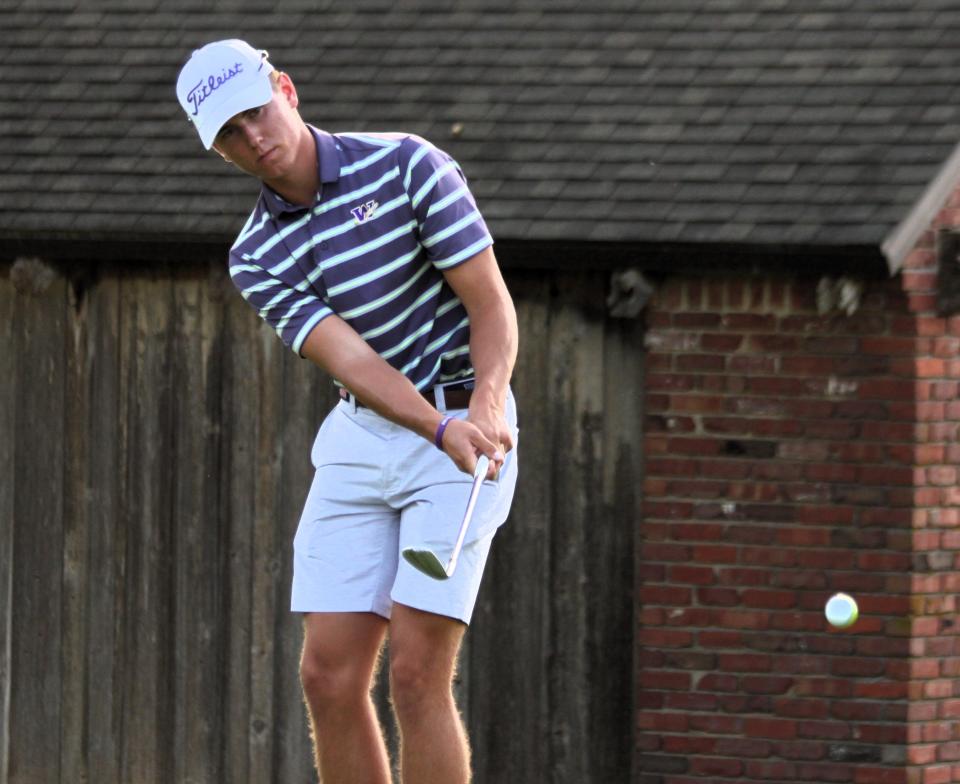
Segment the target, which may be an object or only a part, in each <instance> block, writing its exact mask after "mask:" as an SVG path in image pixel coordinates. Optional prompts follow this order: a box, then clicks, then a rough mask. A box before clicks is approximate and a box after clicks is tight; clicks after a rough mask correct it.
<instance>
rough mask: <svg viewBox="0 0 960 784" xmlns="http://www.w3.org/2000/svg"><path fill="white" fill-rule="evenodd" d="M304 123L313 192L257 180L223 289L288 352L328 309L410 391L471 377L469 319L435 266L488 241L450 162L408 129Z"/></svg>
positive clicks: (462, 257) (460, 258)
mask: <svg viewBox="0 0 960 784" xmlns="http://www.w3.org/2000/svg"><path fill="white" fill-rule="evenodd" d="M310 130H311V132H312V133H313V135H314V137H315V140H316V144H317V160H318V167H319V180H320V192H319V193H318V194H317V199H316V201H315V202H314V204H313V206H312V207H310V208H306V207H302V206H297V205H292V204H289V203H288V202H286V201H285V200H284V199H282V198H281V197H280V196H278V195H277V194H276V193H274V192H273V191H272V190H270V189H269V188H267V187H266V186H264V187H263V189H262V191H261V194H260V198H259V200H258V202H257V206H256V208H255V209H254V211H253V213H252V214H251V215H250V218H249V220H248V221H247V223H246V225H245V226H244V227H243V230H242V231H241V232H240V234H239V236H238V237H237V240H236V242H235V243H234V245H233V247H232V248H231V250H230V276H231V278H232V279H233V282H234V284H235V285H236V287H237V288H238V289H239V290H240V293H241V294H243V297H244V298H245V299H246V300H247V302H249V303H250V304H251V305H252V306H253V307H254V308H255V309H256V310H257V312H258V313H259V314H260V316H261V318H263V319H264V320H266V321H267V323H269V324H270V326H272V327H273V328H274V329H275V330H276V331H277V334H278V335H279V336H280V338H281V339H282V340H283V342H284V343H285V344H286V345H288V346H289V347H290V348H292V349H293V350H294V351H296V352H297V353H300V350H301V347H302V346H303V342H304V341H305V340H306V338H307V335H308V334H309V333H310V331H311V330H312V329H313V328H314V327H315V326H316V325H317V324H319V323H320V321H322V320H323V319H324V318H326V317H327V316H329V315H331V314H332V313H336V314H337V315H338V316H339V317H340V318H342V319H344V320H345V321H346V322H347V323H349V324H350V325H351V326H352V327H353V328H354V329H355V330H356V331H357V332H358V333H359V334H360V336H361V337H362V338H363V339H364V340H365V341H366V342H367V344H368V345H370V346H371V347H372V348H373V350H374V351H376V352H377V353H378V354H379V355H380V356H381V357H382V358H383V359H385V360H386V361H387V362H389V363H390V365H392V366H393V367H394V368H396V369H397V370H399V371H400V372H401V373H403V374H404V375H405V376H407V378H409V379H410V380H411V381H412V382H413V384H414V385H415V386H416V387H417V388H418V389H420V390H425V389H428V388H430V387H432V386H434V385H435V384H437V383H444V382H449V381H455V380H457V379H459V378H466V377H469V376H472V375H473V368H472V366H471V364H470V355H469V340H470V321H469V319H468V317H467V312H466V309H465V308H464V306H463V303H462V302H461V301H460V299H459V298H458V297H457V296H456V295H455V294H454V293H453V290H452V289H451V288H450V286H449V285H448V284H447V283H446V281H445V280H444V278H443V275H442V271H443V270H446V269H451V268H452V267H455V266H457V265H458V264H461V263H463V262H464V261H467V260H468V259H470V258H471V257H473V256H474V255H476V254H477V253H479V252H480V251H482V250H483V249H484V248H486V247H488V246H490V245H491V244H492V243H493V239H492V238H491V236H490V233H489V231H488V230H487V227H486V224H485V223H484V221H483V218H482V217H481V215H480V212H479V210H478V209H477V205H476V203H475V201H474V199H473V196H472V194H471V193H470V191H469V189H468V187H467V182H466V178H465V177H464V175H463V172H462V171H461V170H460V167H459V166H458V165H457V163H456V161H454V160H453V158H451V157H450V156H449V155H447V154H446V153H444V152H443V151H441V150H439V149H437V148H436V147H434V146H433V145H431V144H430V143H429V142H427V141H426V140H424V139H421V138H419V137H417V136H412V135H406V134H382V133H362V134H357V133H342V134H335V135H332V134H329V133H326V132H324V131H320V130H317V129H316V128H312V127H311V128H310Z"/></svg>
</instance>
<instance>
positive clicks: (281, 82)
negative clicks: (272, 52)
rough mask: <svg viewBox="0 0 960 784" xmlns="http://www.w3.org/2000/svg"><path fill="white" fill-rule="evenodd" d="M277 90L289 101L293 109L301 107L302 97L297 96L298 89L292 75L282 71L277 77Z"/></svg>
mask: <svg viewBox="0 0 960 784" xmlns="http://www.w3.org/2000/svg"><path fill="white" fill-rule="evenodd" d="M277 90H278V91H279V92H280V94H281V95H282V96H283V97H284V98H286V99H287V103H288V104H289V106H290V108H291V109H296V108H297V107H298V106H299V105H300V97H299V96H298V95H297V88H296V86H295V85H294V83H293V79H291V78H290V74H288V73H285V72H283V71H281V72H280V73H279V74H278V75H277Z"/></svg>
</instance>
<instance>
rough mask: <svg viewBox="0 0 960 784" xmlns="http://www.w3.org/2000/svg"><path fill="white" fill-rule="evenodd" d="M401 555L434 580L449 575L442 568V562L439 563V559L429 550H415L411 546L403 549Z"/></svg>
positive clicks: (442, 578) (443, 578) (445, 577)
mask: <svg viewBox="0 0 960 784" xmlns="http://www.w3.org/2000/svg"><path fill="white" fill-rule="evenodd" d="M403 557H404V558H406V560H407V562H408V563H410V564H411V565H412V566H414V567H415V568H417V569H419V570H420V571H421V572H423V573H424V574H425V575H427V576H429V577H432V578H433V579H434V580H446V579H447V578H448V577H449V576H450V575H449V574H447V570H446V569H444V567H443V564H442V563H440V559H439V558H437V556H436V555H434V554H433V553H432V552H431V551H430V550H416V549H414V548H413V547H407V548H404V550H403Z"/></svg>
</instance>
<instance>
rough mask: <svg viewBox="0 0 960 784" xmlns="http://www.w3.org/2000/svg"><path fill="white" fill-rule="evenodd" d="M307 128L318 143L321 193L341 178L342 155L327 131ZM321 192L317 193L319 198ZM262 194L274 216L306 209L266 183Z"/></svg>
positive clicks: (261, 190) (262, 186) (262, 187)
mask: <svg viewBox="0 0 960 784" xmlns="http://www.w3.org/2000/svg"><path fill="white" fill-rule="evenodd" d="M307 128H309V129H310V132H311V133H312V134H313V140H314V143H315V144H316V145H317V174H318V175H319V179H320V193H322V192H323V186H324V184H325V183H334V182H337V180H339V179H340V156H339V155H338V154H337V142H336V140H335V139H334V138H333V136H331V135H330V134H329V133H327V132H326V131H321V130H320V129H319V128H314V127H313V126H312V125H308V126H307ZM320 193H318V194H317V198H318V199H319V197H320ZM260 195H261V198H262V200H263V202H264V204H265V205H266V207H267V209H268V210H269V211H270V214H271V215H272V216H273V217H274V218H279V217H280V216H281V215H282V214H284V213H286V212H302V211H303V210H305V209H306V208H305V207H302V206H300V205H299V204H291V203H290V202H288V201H287V200H286V199H284V198H283V197H282V196H281V195H280V194H279V193H277V192H276V191H274V190H273V189H271V188H269V187H267V186H266V185H261V186H260Z"/></svg>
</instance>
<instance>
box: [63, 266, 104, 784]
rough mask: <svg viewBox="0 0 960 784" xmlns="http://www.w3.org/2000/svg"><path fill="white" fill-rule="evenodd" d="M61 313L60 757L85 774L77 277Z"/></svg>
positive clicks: (82, 415)
mask: <svg viewBox="0 0 960 784" xmlns="http://www.w3.org/2000/svg"><path fill="white" fill-rule="evenodd" d="M66 295H67V296H66V300H65V302H64V303H63V304H64V308H63V309H64V317H65V328H66V340H65V346H64V347H65V356H64V359H65V361H64V365H63V373H64V389H65V397H64V401H63V402H64V414H65V416H64V434H63V435H64V440H63V445H62V446H63V450H64V476H63V553H62V557H63V631H62V634H61V638H60V644H61V661H62V663H63V675H62V684H61V699H62V701H63V713H62V719H61V723H60V757H61V764H62V766H63V769H64V770H65V771H74V772H75V773H74V775H76V774H78V773H85V768H86V749H85V748H84V745H85V737H84V736H85V733H84V727H85V725H86V711H87V697H88V693H87V690H86V686H87V684H86V682H85V676H84V674H85V672H86V664H87V662H86V650H87V634H88V631H89V629H90V624H91V620H92V619H91V618H90V617H89V615H88V612H87V608H88V604H87V596H86V587H87V586H88V585H89V584H90V583H91V580H92V578H98V577H99V575H97V574H96V573H94V574H91V573H90V572H89V571H88V569H89V567H90V561H89V533H90V528H91V525H90V523H91V521H90V520H89V519H88V518H87V512H88V510H89V506H88V504H87V503H86V487H87V480H88V471H87V439H88V437H89V433H88V432H87V421H88V419H87V411H88V408H89V404H90V401H89V397H88V395H89V385H88V383H87V381H88V371H89V367H88V365H89V357H90V350H89V346H88V344H87V341H88V337H89V336H88V319H87V310H88V302H87V298H86V296H85V291H84V288H83V285H82V283H80V282H79V279H78V281H77V283H76V285H72V284H71V283H69V282H68V283H67V286H66Z"/></svg>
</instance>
